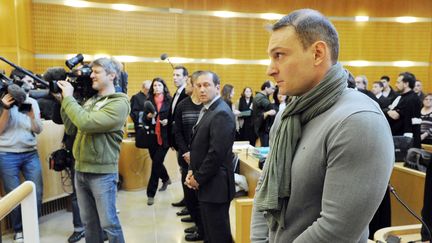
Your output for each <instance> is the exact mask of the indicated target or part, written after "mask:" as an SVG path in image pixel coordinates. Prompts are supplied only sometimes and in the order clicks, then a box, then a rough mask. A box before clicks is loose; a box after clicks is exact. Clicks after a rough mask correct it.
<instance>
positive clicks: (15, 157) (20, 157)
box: [0, 150, 43, 232]
mask: <svg viewBox="0 0 432 243" xmlns="http://www.w3.org/2000/svg"><path fill="white" fill-rule="evenodd" d="M20 172H22V174H23V176H24V179H25V180H27V181H32V182H33V183H34V184H35V186H36V198H37V209H38V215H40V213H41V205H42V192H43V182H42V169H41V164H40V160H39V155H38V153H37V151H36V150H34V151H31V152H25V153H11V152H0V178H2V180H3V187H4V190H5V192H6V193H9V192H11V191H12V190H13V189H15V188H17V187H18V186H19V185H20V184H21V181H20V177H19V175H20ZM10 215H11V220H12V226H13V229H14V231H15V232H20V231H22V221H21V220H22V219H21V208H20V207H19V206H18V207H16V208H15V209H14V210H12V212H11V214H10Z"/></svg>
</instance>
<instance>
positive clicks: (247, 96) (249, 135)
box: [239, 87, 257, 146]
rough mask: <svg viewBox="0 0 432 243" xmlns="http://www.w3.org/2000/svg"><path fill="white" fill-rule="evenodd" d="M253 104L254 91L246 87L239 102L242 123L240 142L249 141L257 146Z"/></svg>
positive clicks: (240, 121)
mask: <svg viewBox="0 0 432 243" xmlns="http://www.w3.org/2000/svg"><path fill="white" fill-rule="evenodd" d="M252 104H253V96H252V89H251V88H250V87H246V88H244V89H243V92H242V94H241V97H240V100H239V111H240V112H241V114H240V115H239V123H240V140H241V141H249V143H250V144H251V145H252V146H255V142H256V139H257V137H256V135H255V131H254V127H253V122H252Z"/></svg>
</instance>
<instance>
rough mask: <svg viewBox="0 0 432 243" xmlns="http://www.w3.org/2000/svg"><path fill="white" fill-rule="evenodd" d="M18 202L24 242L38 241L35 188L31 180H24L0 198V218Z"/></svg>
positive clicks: (35, 242) (37, 242)
mask: <svg viewBox="0 0 432 243" xmlns="http://www.w3.org/2000/svg"><path fill="white" fill-rule="evenodd" d="M20 204H21V215H22V225H23V235H24V242H30V243H39V224H38V214H37V204H36V188H35V184H34V183H33V182H31V181H25V182H24V183H22V184H21V185H20V186H19V187H17V188H16V189H15V190H13V191H11V192H10V193H8V194H7V195H6V196H4V197H3V198H2V199H0V220H2V219H3V218H4V217H6V216H7V215H8V214H9V213H10V212H11V211H12V210H13V209H14V208H16V207H17V206H18V205H20Z"/></svg>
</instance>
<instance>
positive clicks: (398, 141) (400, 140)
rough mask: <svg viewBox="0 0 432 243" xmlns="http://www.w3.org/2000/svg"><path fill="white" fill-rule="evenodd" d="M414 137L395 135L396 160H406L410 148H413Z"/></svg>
mask: <svg viewBox="0 0 432 243" xmlns="http://www.w3.org/2000/svg"><path fill="white" fill-rule="evenodd" d="M412 140H413V139H412V138H410V137H405V136H393V142H394V146H395V160H396V162H403V161H405V157H406V155H407V152H408V149H410V148H412V144H413V143H412Z"/></svg>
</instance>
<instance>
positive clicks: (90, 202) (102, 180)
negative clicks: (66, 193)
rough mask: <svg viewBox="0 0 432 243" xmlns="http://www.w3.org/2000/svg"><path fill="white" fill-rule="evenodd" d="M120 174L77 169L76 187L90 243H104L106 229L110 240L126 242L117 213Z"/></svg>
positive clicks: (86, 235)
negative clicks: (85, 171) (87, 171)
mask: <svg viewBox="0 0 432 243" xmlns="http://www.w3.org/2000/svg"><path fill="white" fill-rule="evenodd" d="M117 181H118V174H117V173H110V174H95V173H82V172H78V171H75V189H76V193H77V198H78V205H79V208H80V215H81V219H82V221H83V223H84V228H85V239H86V242H91V243H103V231H105V232H106V234H107V236H108V240H109V242H110V243H123V242H124V237H123V231H122V228H121V225H120V221H119V218H118V217H117V212H116V193H117Z"/></svg>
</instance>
